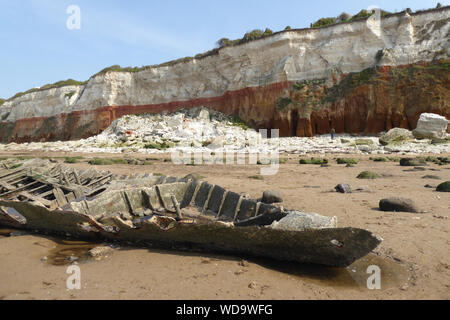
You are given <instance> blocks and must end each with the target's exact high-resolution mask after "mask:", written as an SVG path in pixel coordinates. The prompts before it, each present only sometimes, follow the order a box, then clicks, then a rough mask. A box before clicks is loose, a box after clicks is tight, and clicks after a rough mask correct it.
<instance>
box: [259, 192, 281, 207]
mask: <svg viewBox="0 0 450 320" xmlns="http://www.w3.org/2000/svg"><path fill="white" fill-rule="evenodd" d="M262 202H263V203H266V204H273V203H281V202H283V194H282V193H281V192H280V191H276V190H266V191H264V193H263V197H262Z"/></svg>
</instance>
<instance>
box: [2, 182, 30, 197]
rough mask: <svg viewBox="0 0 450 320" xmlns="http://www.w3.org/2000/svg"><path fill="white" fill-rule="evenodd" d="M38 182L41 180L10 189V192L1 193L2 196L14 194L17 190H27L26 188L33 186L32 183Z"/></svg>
mask: <svg viewBox="0 0 450 320" xmlns="http://www.w3.org/2000/svg"><path fill="white" fill-rule="evenodd" d="M36 183H39V182H38V181H33V182H32V183H29V184H27V185H26V186H23V187H20V188H17V189H15V190H11V191H8V192H6V193H2V194H0V197H6V196H7V195H10V194H13V193H15V192H18V191H22V190H25V189H27V188H28V187H30V186H32V185H35V184H36Z"/></svg>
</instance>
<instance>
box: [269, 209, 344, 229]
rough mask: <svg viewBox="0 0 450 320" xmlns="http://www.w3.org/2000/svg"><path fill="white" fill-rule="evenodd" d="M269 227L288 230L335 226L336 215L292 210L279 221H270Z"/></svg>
mask: <svg viewBox="0 0 450 320" xmlns="http://www.w3.org/2000/svg"><path fill="white" fill-rule="evenodd" d="M270 228H272V229H280V230H290V231H305V230H311V229H328V228H337V217H325V216H321V215H318V214H316V213H302V212H299V211H292V212H291V213H289V214H288V215H287V216H286V217H284V218H283V219H281V220H280V221H275V222H274V223H272V225H271V226H270Z"/></svg>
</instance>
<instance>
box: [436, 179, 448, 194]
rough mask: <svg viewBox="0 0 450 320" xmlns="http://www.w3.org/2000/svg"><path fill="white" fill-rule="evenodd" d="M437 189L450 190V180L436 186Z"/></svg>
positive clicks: (439, 190)
mask: <svg viewBox="0 0 450 320" xmlns="http://www.w3.org/2000/svg"><path fill="white" fill-rule="evenodd" d="M436 191H438V192H450V181H446V182H444V183H441V184H440V185H438V187H437V188H436Z"/></svg>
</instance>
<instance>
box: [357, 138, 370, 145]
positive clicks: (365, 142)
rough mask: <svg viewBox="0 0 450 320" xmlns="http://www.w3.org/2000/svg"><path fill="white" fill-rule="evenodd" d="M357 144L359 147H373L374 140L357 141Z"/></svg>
mask: <svg viewBox="0 0 450 320" xmlns="http://www.w3.org/2000/svg"><path fill="white" fill-rule="evenodd" d="M355 144H356V145H357V146H369V145H373V140H372V139H356V140H355Z"/></svg>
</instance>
